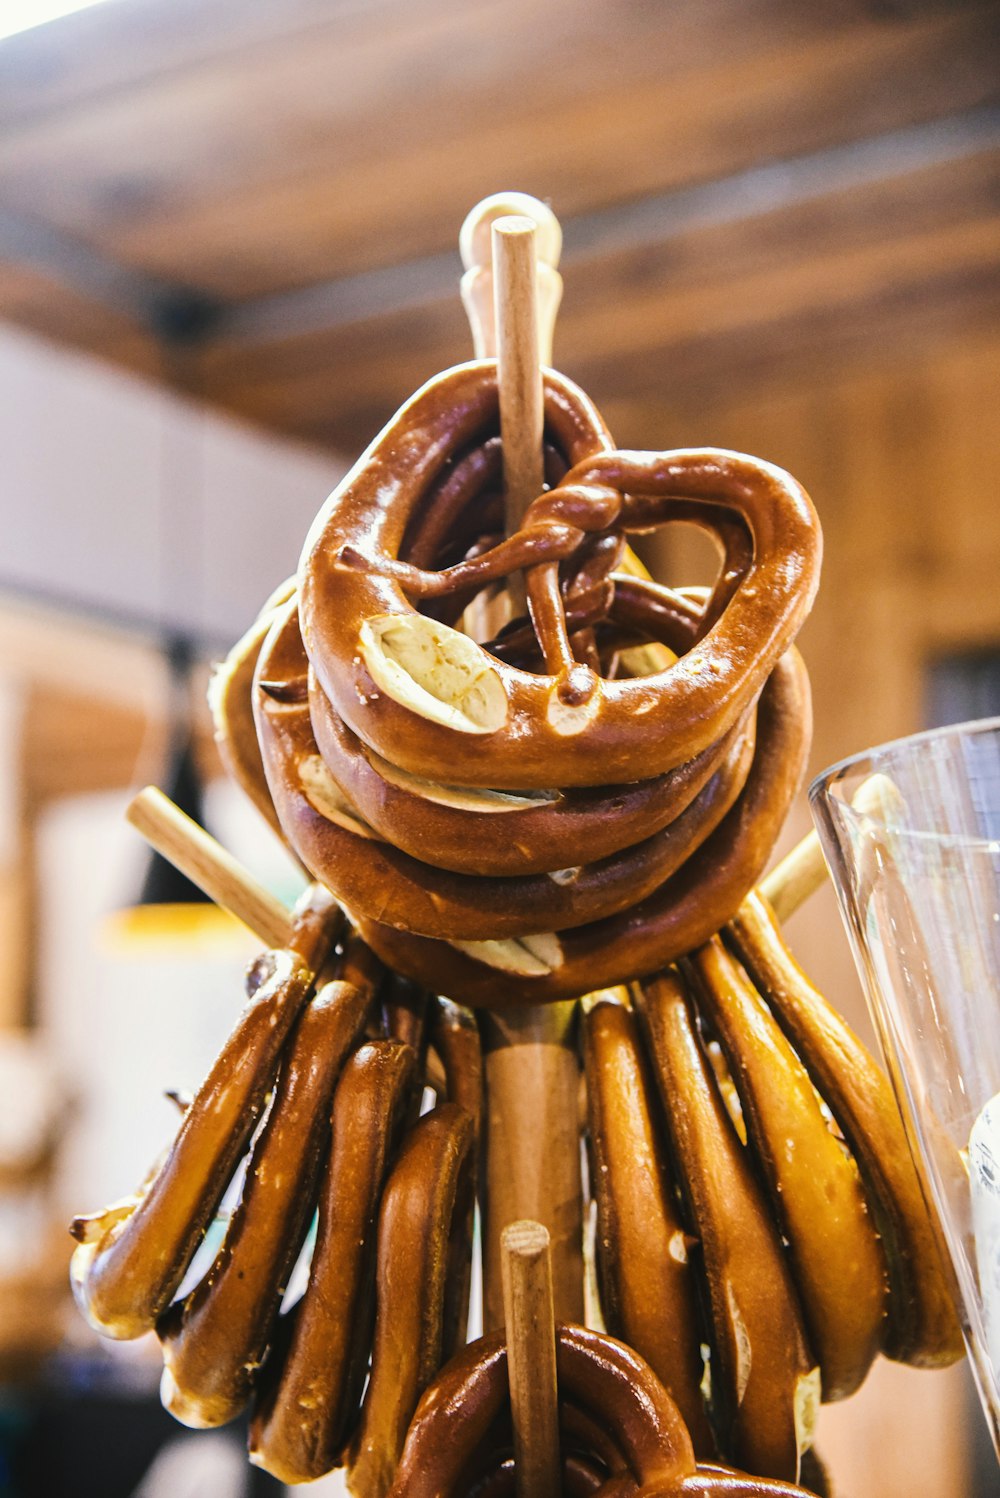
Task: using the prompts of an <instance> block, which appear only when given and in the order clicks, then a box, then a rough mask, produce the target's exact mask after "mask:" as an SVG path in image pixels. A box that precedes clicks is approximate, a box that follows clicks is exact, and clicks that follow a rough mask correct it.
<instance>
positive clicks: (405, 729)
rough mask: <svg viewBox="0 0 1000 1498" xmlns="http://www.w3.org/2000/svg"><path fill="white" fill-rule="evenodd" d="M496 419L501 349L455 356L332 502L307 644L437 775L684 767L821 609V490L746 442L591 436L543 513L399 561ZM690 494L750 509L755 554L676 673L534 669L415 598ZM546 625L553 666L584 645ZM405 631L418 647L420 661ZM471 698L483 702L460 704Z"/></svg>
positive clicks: (553, 780) (308, 570) (525, 781)
mask: <svg viewBox="0 0 1000 1498" xmlns="http://www.w3.org/2000/svg"><path fill="white" fill-rule="evenodd" d="M545 386H546V400H547V412H548V410H549V408H550V407H551V398H552V393H553V391H554V390H556V389H558V390H559V393H560V395H561V396H562V398H563V400H564V401H565V400H566V399H567V398H571V399H573V398H575V399H577V400H578V401H582V397H580V396H579V395H578V393H577V392H575V391H573V387H571V386H569V385H568V382H566V381H563V380H562V379H561V378H560V377H557V376H555V375H552V374H547V375H546V380H545ZM496 420H497V394H496V381H495V368H494V365H493V364H492V362H490V361H484V362H481V363H476V364H470V365H464V366H460V367H459V368H457V369H455V370H451V371H448V372H447V373H446V374H444V375H441V376H439V377H438V378H437V379H435V380H433V381H431V382H430V383H429V384H428V385H427V386H425V387H424V389H423V390H422V391H420V392H418V393H417V394H416V395H415V396H414V397H413V398H412V400H411V401H409V402H408V403H407V405H406V406H405V407H404V408H403V410H402V411H401V412H400V413H399V415H398V416H397V418H396V419H395V420H394V421H393V422H392V423H390V425H389V426H388V427H387V428H386V430H385V432H384V433H383V434H382V435H381V437H379V438H378V439H377V440H376V442H375V444H373V446H372V448H370V449H369V452H368V453H367V454H366V455H365V458H364V459H363V460H362V462H361V463H360V464H359V465H357V466H356V467H355V468H354V469H353V470H352V472H351V474H349V475H348V477H347V479H345V481H344V483H343V484H342V485H341V486H340V488H339V489H338V491H337V492H336V493H335V494H334V496H333V497H332V498H331V501H329V502H328V505H327V507H326V508H325V509H324V511H323V512H321V516H320V517H319V519H318V522H317V524H316V525H315V526H314V528H313V531H312V532H311V534H310V538H309V540H308V542H307V546H306V550H305V553H304V557H303V563H302V566H301V569H300V585H301V602H302V617H303V634H304V639H305V644H306V649H307V651H308V654H309V658H310V660H311V662H312V665H313V667H314V669H315V672H316V676H317V679H318V681H319V684H320V686H321V688H322V690H323V692H324V693H325V694H326V696H327V697H328V698H329V699H330V701H331V702H332V703H333V704H334V705H335V707H336V708H337V710H338V712H339V713H340V715H341V716H342V717H343V718H344V720H345V721H346V722H347V723H348V724H349V726H350V727H351V728H352V730H353V731H354V732H355V733H356V734H357V735H358V736H359V737H360V738H361V739H362V740H363V741H364V742H366V743H368V744H369V745H371V746H372V747H373V748H375V749H376V750H377V751H378V752H379V753H380V754H381V755H382V756H383V757H384V758H385V759H387V760H389V761H390V762H391V763H392V764H395V765H398V766H400V767H401V768H403V769H406V770H409V771H411V772H412V773H414V774H418V775H423V776H427V777H429V778H434V777H435V776H436V775H437V774H438V772H439V767H440V766H441V765H442V764H447V765H449V766H454V767H455V773H456V778H457V779H458V780H459V781H460V783H462V784H465V785H481V786H487V787H497V786H502V787H505V788H508V789H525V788H528V789H530V788H542V789H545V788H547V787H551V786H571V785H598V784H608V783H614V782H617V781H627V780H635V779H641V778H643V777H648V776H650V775H658V774H662V773H664V772H665V771H667V770H670V769H672V768H674V767H675V766H677V765H679V764H682V763H684V762H685V761H686V760H688V759H691V758H692V757H693V756H694V755H695V754H697V753H699V752H700V751H701V750H702V749H704V748H707V747H708V745H709V744H711V743H714V742H715V741H716V740H717V739H718V738H719V737H720V736H721V734H722V733H723V732H725V730H726V729H727V728H728V727H729V726H730V725H731V724H732V723H733V722H735V721H736V719H737V718H738V717H739V715H740V714H741V712H742V711H743V710H744V709H745V708H746V706H747V705H748V703H749V702H750V701H751V700H752V699H753V698H754V697H755V696H756V694H757V693H758V692H759V690H760V688H761V685H762V684H763V682H764V680H765V679H766V677H767V675H768V673H769V672H770V670H771V669H772V667H773V665H774V664H775V662H776V661H777V659H778V657H779V656H780V655H781V653H782V652H783V651H784V650H785V649H786V648H787V646H788V644H789V643H790V641H791V639H792V637H793V635H794V633H795V630H796V629H797V628H798V626H799V624H800V623H801V622H802V619H803V618H804V616H805V614H806V612H807V611H808V608H809V606H810V603H811V600H812V595H813V592H814V590H815V585H816V580H817V575H818V562H819V550H820V543H819V533H818V527H817V524H816V520H815V516H814V514H813V511H812V508H811V505H810V504H809V501H808V499H807V497H806V496H805V494H804V492H803V491H802V490H801V489H800V488H799V486H798V485H796V484H795V482H794V480H792V479H790V478H789V477H788V475H787V474H784V473H782V472H781V470H779V469H776V468H773V467H771V466H770V465H768V464H763V463H758V462H756V461H754V460H752V459H749V458H744V457H742V456H740V455H738V454H733V453H725V452H722V451H717V450H715V449H706V450H703V451H700V452H690V453H676V454H658V455H645V456H643V455H640V454H629V453H614V452H608V451H603V452H601V451H597V452H594V451H593V450H592V451H591V453H590V454H587V455H585V456H583V457H582V459H578V460H577V463H576V466H575V467H574V468H573V469H572V470H571V471H570V473H569V474H567V476H566V478H565V480H564V481H563V483H562V484H561V485H560V487H559V488H558V489H556V490H555V491H553V492H551V493H549V494H547V495H543V496H542V497H540V498H539V499H538V500H536V501H535V504H534V506H532V508H531V510H529V513H528V517H526V522H525V526H526V528H525V529H523V530H522V531H521V532H519V533H518V534H517V535H516V536H514V537H512V538H511V539H510V540H509V541H506V542H503V543H501V545H500V546H498V547H497V548H495V549H494V550H493V551H492V552H487V553H486V554H485V555H483V556H481V557H479V558H478V559H476V560H475V561H473V562H470V563H467V564H459V567H458V568H457V569H454V568H453V569H451V570H450V573H449V574H435V573H425V572H421V571H420V569H416V568H414V567H413V566H412V564H410V563H399V562H398V561H397V558H398V555H399V550H400V545H401V543H402V541H403V538H404V536H405V533H406V529H407V525H408V523H409V521H410V518H411V516H412V515H413V514H414V512H415V510H417V508H418V507H419V505H420V503H421V499H422V496H423V493H424V492H425V490H426V489H427V487H428V485H429V484H430V483H432V482H433V481H434V479H435V478H436V477H437V476H438V474H439V473H440V471H441V469H442V467H443V466H444V464H445V463H446V462H447V461H448V459H449V458H451V457H452V456H453V455H454V454H455V453H457V452H460V451H461V449H462V447H463V445H465V444H468V443H470V442H472V441H473V440H477V439H478V440H481V439H482V434H483V432H484V431H486V430H488V429H489V427H490V426H491V424H494V425H495V423H496ZM573 456H574V457H576V454H573ZM678 502H680V503H682V504H683V505H684V506H685V507H687V508H689V507H690V506H691V504H697V505H699V506H701V507H702V509H703V510H704V512H705V514H706V518H707V519H709V520H710V518H711V514H712V512H713V511H716V510H719V509H721V510H722V511H723V512H724V513H725V516H726V518H727V519H731V517H732V516H733V515H734V514H735V515H738V516H740V517H741V518H742V520H743V522H744V523H745V524H746V526H747V528H748V530H749V532H750V534H751V536H752V539H753V560H752V562H751V563H750V565H749V567H748V569H747V571H746V574H745V576H744V577H743V578H742V579H741V581H740V583H739V585H738V587H737V588H736V590H735V592H734V593H733V596H732V597H731V599H730V601H729V603H728V605H727V607H726V608H725V610H724V612H723V615H722V617H721V618H720V619H719V620H718V622H717V623H716V624H715V625H714V626H713V627H712V628H711V629H710V630H709V632H708V634H707V635H706V637H705V639H704V640H702V641H701V642H700V643H699V644H698V645H696V646H695V647H694V649H693V650H692V651H691V652H690V655H689V656H688V657H686V658H685V660H684V661H683V662H681V663H679V664H678V665H677V666H674V667H671V668H670V669H669V670H668V671H666V672H663V673H660V674H659V675H658V676H655V677H649V678H641V679H638V680H632V681H605V680H604V679H602V678H597V677H595V676H594V675H593V672H592V671H591V670H590V669H589V668H587V667H582V666H580V665H579V664H578V663H573V664H570V663H569V662H568V661H566V662H565V663H564V664H563V665H561V666H560V669H559V671H558V673H557V674H551V670H550V674H547V675H540V676H536V675H533V674H531V673H527V672H524V671H519V670H517V669H516V668H515V667H512V666H510V665H508V664H506V663H504V662H501V661H499V660H497V659H496V658H495V657H493V656H489V655H487V654H486V653H485V652H484V651H482V650H480V649H479V647H477V646H476V645H474V644H473V643H472V642H470V641H469V640H468V639H466V638H465V637H463V636H459V635H457V634H454V633H453V632H451V633H443V632H440V631H439V632H437V633H436V632H435V630H437V629H438V627H437V626H434V627H432V626H431V625H429V624H427V625H425V624H422V623H421V622H420V616H419V615H418V614H417V613H416V612H415V610H414V608H413V606H412V604H411V603H410V601H409V598H408V597H407V590H409V592H410V593H411V594H413V595H414V596H418V595H419V596H428V594H429V592H430V591H433V590H434V589H437V590H438V591H440V590H441V589H442V588H446V589H450V588H452V587H455V586H458V587H461V586H463V585H464V586H468V585H469V584H470V583H474V584H475V585H476V586H477V587H481V586H485V585H486V583H487V582H489V581H490V579H493V578H503V577H506V576H507V575H508V573H509V572H510V571H511V570H513V569H514V568H516V567H526V568H528V570H529V573H530V571H531V570H532V569H535V568H539V567H545V566H547V565H549V564H551V563H553V562H556V561H558V560H560V559H562V560H565V559H567V558H571V557H572V556H573V555H574V554H575V553H576V552H578V551H579V550H580V547H581V545H582V544H583V543H584V542H585V541H586V539H587V537H588V536H589V535H590V534H593V532H594V531H595V530H598V531H602V532H607V531H613V530H617V531H629V530H630V529H631V530H635V529H645V528H648V527H649V526H651V525H658V524H662V523H664V522H665V521H666V520H668V519H669V518H670V517H671V512H672V507H674V506H676V505H677V503H678ZM548 575H549V576H550V577H551V573H549V574H548ZM435 579H437V580H438V581H435ZM530 586H531V578H530V576H529V587H530ZM551 594H552V590H551V588H547V590H546V597H547V598H548V600H549V602H550V604H551V605H553V607H555V605H556V600H555V598H554V597H552V596H551ZM533 607H534V605H533ZM556 612H558V610H556ZM538 627H539V621H538V620H537V619H536V628H538ZM541 632H542V634H543V636H544V639H543V640H542V642H541V643H542V644H543V650H544V652H545V653H546V655H547V657H548V658H549V660H550V667H551V664H552V662H553V660H554V658H555V657H556V656H558V657H559V659H560V660H562V658H563V656H564V655H565V649H564V644H563V642H562V636H561V634H559V631H558V630H554V629H549V630H548V631H546V630H545V629H544V628H542V629H541ZM406 642H410V643H413V644H414V645H415V649H416V655H415V656H413V657H411V659H410V662H409V664H408V661H407V658H406V655H405V649H404V648H403V646H404V645H405V643H406ZM428 651H430V652H432V653H433V654H434V659H429V658H427V652H428ZM446 655H447V656H450V660H445V659H444V657H445V656H446ZM410 664H412V665H413V670H412V671H411V670H410V669H409V665H410ZM414 671H415V672H416V675H414V674H413V672H414ZM373 672H375V674H376V675H377V676H378V678H379V679H378V680H376V679H375V676H373V674H372V673H373ZM442 684H443V685H442ZM414 687H415V688H416V695H414V693H413V691H412V689H413V688H414ZM442 690H443V691H444V697H441V696H440V695H439V693H440V691H442ZM456 702H457V703H459V704H460V705H461V704H463V703H464V706H465V709H467V710H465V711H460V712H459V714H458V716H457V717H456V716H455V713H454V711H453V709H454V706H455V704H456ZM407 704H409V705H407ZM414 704H416V705H417V710H413V707H414ZM442 704H443V708H442Z"/></svg>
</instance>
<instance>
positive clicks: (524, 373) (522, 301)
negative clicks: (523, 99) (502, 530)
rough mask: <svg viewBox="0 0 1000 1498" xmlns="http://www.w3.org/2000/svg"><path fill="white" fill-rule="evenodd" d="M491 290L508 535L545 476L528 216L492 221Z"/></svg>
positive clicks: (532, 229) (531, 234)
mask: <svg viewBox="0 0 1000 1498" xmlns="http://www.w3.org/2000/svg"><path fill="white" fill-rule="evenodd" d="M493 296H494V306H495V315H496V329H497V383H498V385H499V389H500V431H501V434H502V436H503V477H504V489H505V504H506V531H507V535H508V536H512V535H513V534H514V532H515V531H516V530H518V529H519V527H520V524H521V521H522V520H523V518H524V512H525V510H526V509H527V508H528V506H529V505H530V504H531V501H532V500H533V499H536V498H537V497H538V495H539V494H541V492H542V488H543V485H544V482H545V478H544V465H543V461H542V429H543V425H544V405H543V400H542V367H541V364H540V363H539V358H538V303H537V296H536V272H535V225H534V224H533V223H532V221H531V219H530V218H523V217H520V216H518V217H512V218H500V219H497V220H496V222H495V223H494V225H493ZM512 581H513V580H512Z"/></svg>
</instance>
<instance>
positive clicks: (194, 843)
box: [125, 785, 292, 947]
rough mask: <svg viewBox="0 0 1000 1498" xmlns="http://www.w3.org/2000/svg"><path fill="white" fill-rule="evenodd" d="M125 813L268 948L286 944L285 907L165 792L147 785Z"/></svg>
mask: <svg viewBox="0 0 1000 1498" xmlns="http://www.w3.org/2000/svg"><path fill="white" fill-rule="evenodd" d="M125 816H126V819H127V820H128V821H129V822H131V824H132V826H133V827H134V828H135V829H136V830H137V831H138V832H140V833H141V834H142V836H143V837H144V838H145V839H146V841H147V843H149V844H150V846H151V847H153V848H155V849H156V851H157V852H158V853H162V855H163V857H164V858H166V859H168V860H169V861H170V862H171V863H172V864H173V865H174V867H175V868H178V869H180V871H181V873H182V874H186V875H187V877H188V878H189V879H190V880H191V882H192V883H193V884H196V885H197V886H198V888H199V889H201V890H204V892H205V894H206V895H209V896H210V897H211V899H213V900H214V901H215V903H216V904H217V905H221V906H222V908H223V910H228V911H229V912H230V914H231V915H234V916H236V918H237V919H238V920H241V921H242V922H243V924H244V925H245V926H249V928H250V930H251V931H252V932H253V933H254V934H255V935H256V936H259V937H260V939H261V941H263V942H265V943H266V944H267V945H268V946H269V947H285V946H287V945H288V942H289V939H290V937H291V933H292V925H291V918H290V916H289V913H288V910H287V908H286V907H285V906H284V905H282V903H281V901H280V900H278V899H276V898H275V897H274V895H272V894H271V893H270V891H268V890H266V889H265V888H264V886H263V885H262V884H259V883H258V882H257V880H256V879H255V878H254V877H253V875H252V874H250V873H248V872H247V870H246V869H245V868H244V867H243V865H242V864H241V863H239V861H238V860H237V859H235V858H234V857H233V855H232V854H231V853H228V852H227V851H226V849H225V848H224V847H223V846H222V844H221V843H218V842H216V840H215V838H214V837H212V836H211V834H210V833H208V832H206V831H205V829H204V828H203V827H199V826H198V823H197V822H195V821H193V820H192V818H191V817H189V816H187V814H186V813H185V812H183V811H181V809H180V807H179V806H175V805H174V803H173V802H172V801H171V800H170V797H169V796H165V795H164V794H163V792H162V791H158V790H157V789H156V787H155V786H151V785H148V786H147V787H146V789H145V790H143V791H140V792H139V794H138V795H137V796H135V797H134V798H133V800H132V801H131V802H130V803H129V806H128V809H127V811H126V812H125Z"/></svg>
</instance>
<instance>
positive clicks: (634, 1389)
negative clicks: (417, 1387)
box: [390, 1325, 695, 1498]
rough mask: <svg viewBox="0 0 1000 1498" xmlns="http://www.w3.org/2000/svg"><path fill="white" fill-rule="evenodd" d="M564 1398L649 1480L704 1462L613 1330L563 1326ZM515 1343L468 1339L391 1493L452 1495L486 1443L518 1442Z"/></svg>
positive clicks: (645, 1369) (424, 1403)
mask: <svg viewBox="0 0 1000 1498" xmlns="http://www.w3.org/2000/svg"><path fill="white" fill-rule="evenodd" d="M556 1376H557V1379H558V1384H559V1393H560V1401H568V1402H569V1403H571V1404H573V1405H575V1406H578V1407H579V1408H581V1409H582V1410H583V1411H584V1412H585V1413H586V1414H587V1415H589V1416H591V1417H592V1418H593V1419H594V1420H596V1421H597V1422H598V1423H599V1424H600V1425H601V1426H603V1427H604V1428H605V1429H606V1430H607V1431H608V1432H609V1434H610V1435H611V1439H612V1440H613V1442H614V1444H615V1445H616V1446H617V1447H618V1449H619V1451H620V1452H621V1455H622V1459H623V1463H624V1466H625V1469H626V1470H627V1471H628V1473H629V1474H630V1475H631V1476H632V1477H633V1478H635V1479H637V1480H638V1481H639V1482H641V1483H646V1482H653V1481H657V1480H659V1481H663V1480H666V1479H672V1478H675V1477H679V1476H683V1475H684V1474H686V1473H689V1472H693V1471H694V1470H695V1458H694V1452H693V1450H692V1448H691V1442H690V1440H689V1438H688V1434H687V1430H686V1428H685V1426H684V1422H683V1420H682V1419H681V1416H680V1412H679V1410H678V1409H677V1406H676V1405H675V1404H674V1402H673V1400H672V1399H671V1398H670V1396H669V1395H668V1394H667V1392H666V1390H665V1389H664V1388H663V1385H662V1384H661V1383H660V1382H659V1380H658V1379H657V1378H656V1375H655V1374H654V1373H653V1371H652V1369H651V1368H650V1367H649V1366H648V1364H647V1363H645V1362H644V1361H643V1359H642V1358H641V1357H640V1356H639V1355H638V1353H636V1352H633V1350H632V1349H631V1348H630V1347H626V1346H625V1345H624V1344H623V1343H621V1342H616V1341H615V1340H614V1339H613V1338H611V1337H607V1336H603V1335H602V1334H601V1333H599V1332H593V1331H589V1330H587V1329H585V1328H584V1327H581V1326H568V1325H558V1326H557V1327H556ZM507 1397H508V1385H507V1349H506V1346H505V1345H504V1342H503V1334H502V1332H492V1333H489V1334H488V1335H487V1336H485V1337H483V1338H481V1339H480V1340H479V1341H478V1342H474V1343H470V1344H469V1346H468V1347H466V1348H463V1350H462V1351H461V1352H460V1353H459V1354H458V1356H457V1357H455V1358H454V1359H453V1360H452V1361H451V1363H449V1364H448V1366H447V1367H446V1368H445V1369H443V1370H442V1372H441V1374H439V1376H438V1378H437V1380H436V1381H435V1383H434V1385H433V1386H432V1388H431V1389H429V1390H428V1391H427V1394H426V1395H425V1397H424V1398H423V1399H422V1400H421V1402H420V1405H419V1407H418V1409H417V1411H416V1414H415V1416H414V1419H413V1422H412V1424H411V1426H410V1429H409V1432H408V1434H407V1437H406V1445H405V1447H404V1449H403V1453H402V1457H401V1460H400V1463H399V1467H398V1470H397V1472H396V1475H395V1480H394V1482H393V1485H392V1488H391V1489H390V1492H391V1494H392V1498H404V1495H405V1498H432V1495H433V1498H445V1495H451V1494H456V1495H457V1494H459V1493H462V1492H463V1491H466V1489H465V1487H464V1485H463V1479H464V1478H465V1477H466V1474H467V1473H468V1471H469V1470H470V1468H474V1467H475V1465H476V1462H477V1458H481V1457H482V1455H484V1454H486V1453H483V1452H482V1451H481V1447H482V1446H483V1443H484V1442H487V1441H492V1442H496V1441H497V1438H498V1435H499V1440H500V1442H501V1449H502V1447H503V1446H506V1447H508V1448H509V1446H510V1411H509V1405H508V1404H507V1403H506V1401H507ZM498 1418H499V1419H500V1421H501V1430H500V1431H499V1432H498V1431H497V1430H496V1429H495V1426H496V1423H497V1421H498Z"/></svg>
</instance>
